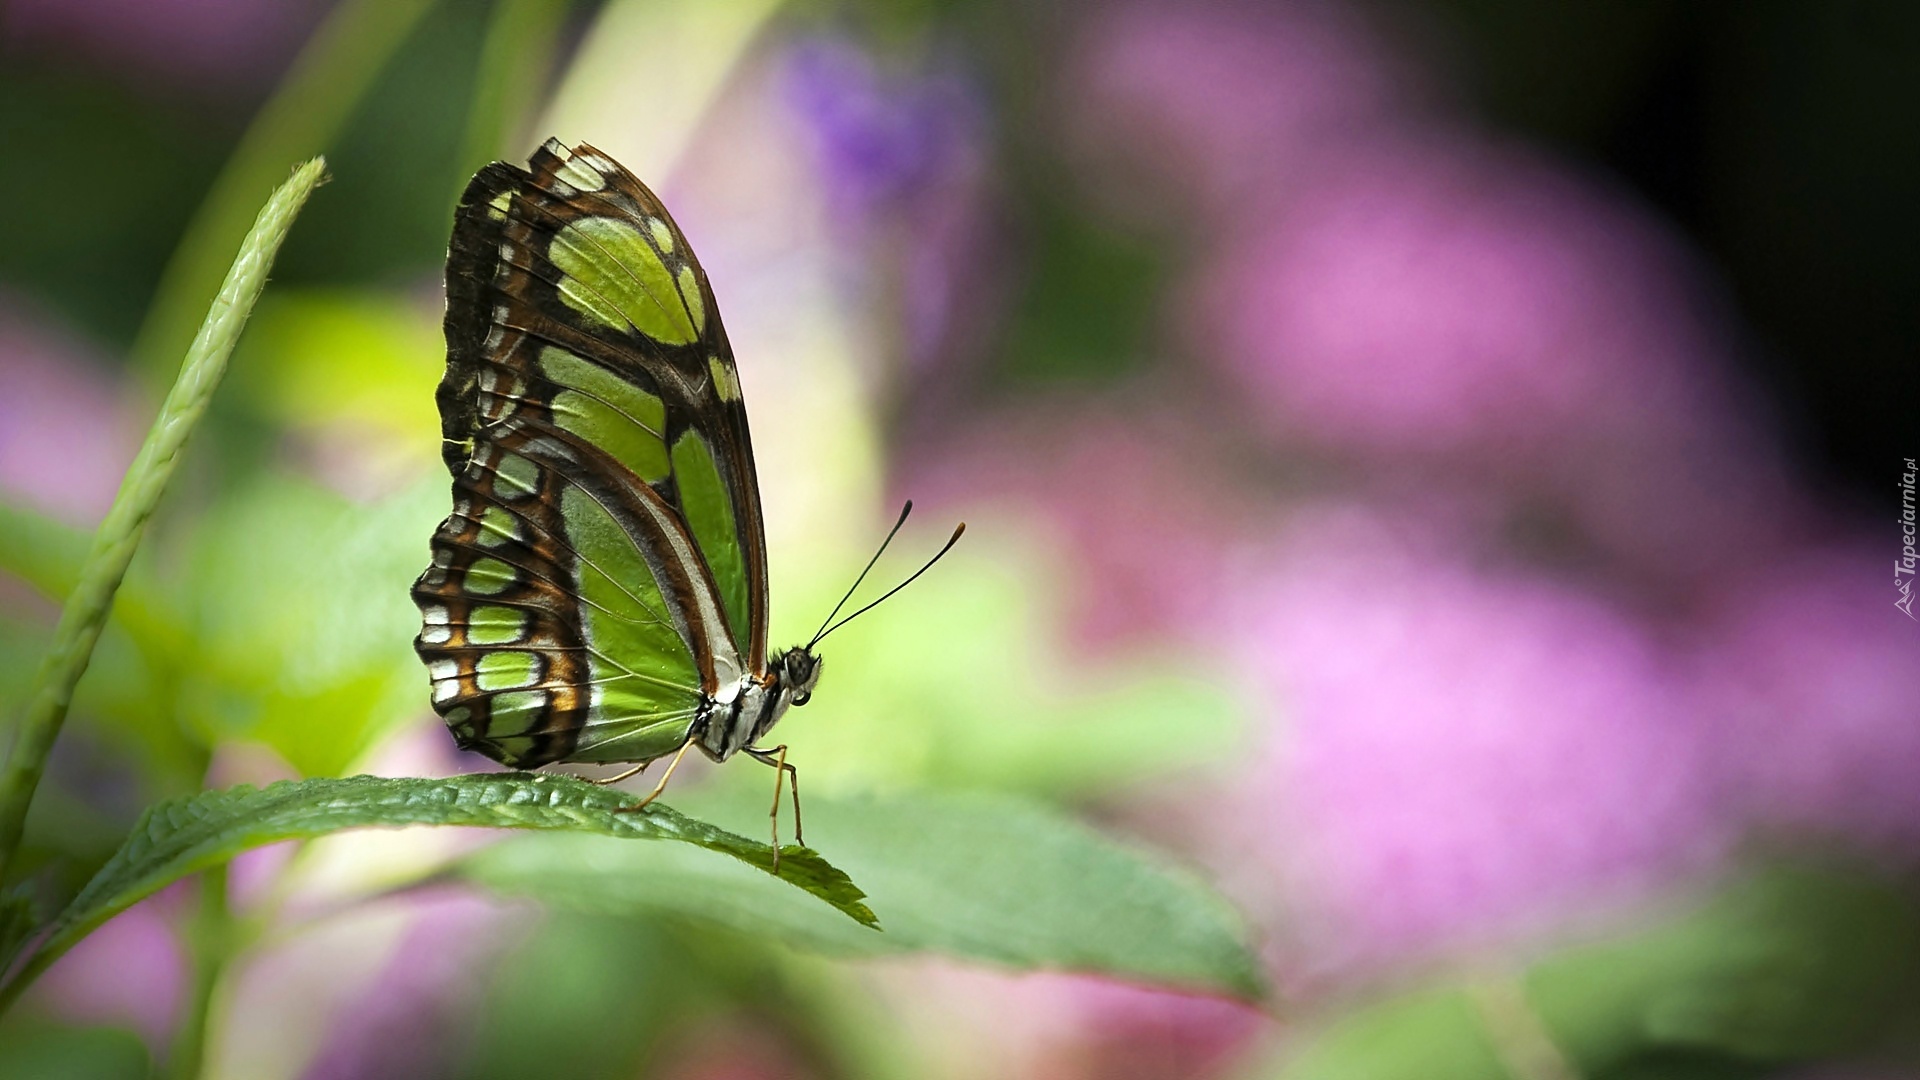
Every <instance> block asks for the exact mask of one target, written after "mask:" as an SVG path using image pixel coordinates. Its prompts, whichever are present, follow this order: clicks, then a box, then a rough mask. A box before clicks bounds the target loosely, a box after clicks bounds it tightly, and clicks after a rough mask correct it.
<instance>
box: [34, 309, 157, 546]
mask: <svg viewBox="0 0 1920 1080" xmlns="http://www.w3.org/2000/svg"><path fill="white" fill-rule="evenodd" d="M0 381H4V382H5V384H6V387H7V390H6V392H5V393H3V394H0V498H17V499H20V500H23V501H25V502H26V503H28V504H30V505H32V506H34V507H36V508H37V509H40V510H43V511H45V512H47V513H50V514H52V515H54V516H55V517H59V518H62V519H64V520H65V521H67V522H68V523H70V524H73V525H82V526H88V527H91V526H92V525H93V524H94V523H95V522H96V521H98V520H99V518H100V517H101V516H102V515H104V514H105V513H106V512H107V507H109V506H111V505H112V504H113V496H114V492H115V491H117V490H118V489H119V487H120V477H121V475H122V474H123V473H125V472H126V469H127V465H128V463H129V462H131V461H132V460H133V455H134V451H135V450H137V449H138V448H139V446H140V426H139V420H138V418H137V417H136V416H135V415H134V411H133V410H132V409H130V408H129V407H128V404H127V400H126V397H125V395H124V394H123V392H122V390H121V388H120V386H119V385H118V380H117V379H116V378H115V376H114V375H113V373H112V372H111V370H110V369H109V368H108V367H107V366H106V365H105V364H104V363H103V362H102V361H101V360H100V358H99V357H98V356H97V355H96V354H95V353H94V352H93V351H92V350H91V349H89V348H87V347H86V346H85V345H84V344H83V343H81V342H80V341H79V340H78V339H76V338H74V337H73V336H72V335H70V334H68V333H65V332H64V331H62V330H60V329H58V328H56V327H54V326H52V325H51V324H49V323H47V322H45V321H44V320H40V319H37V318H35V317H34V316H32V315H30V314H29V313H28V312H27V311H26V310H25V309H23V308H22V307H20V306H17V305H14V304H11V303H6V302H4V299H0Z"/></svg>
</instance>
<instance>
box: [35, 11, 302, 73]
mask: <svg viewBox="0 0 1920 1080" xmlns="http://www.w3.org/2000/svg"><path fill="white" fill-rule="evenodd" d="M325 8H326V4H325V3H324V0H11V2H10V3H8V4H7V5H6V6H5V7H4V8H0V28H3V29H4V30H5V36H6V38H7V39H8V40H10V41H11V42H13V43H14V44H15V48H18V47H19V46H22V45H26V46H34V47H40V48H45V47H47V46H56V47H63V48H69V49H76V50H79V51H82V52H86V53H89V54H91V55H92V56H93V57H94V58H96V59H97V60H98V61H99V63H100V66H101V67H102V68H107V69H111V70H115V71H117V72H121V73H125V72H128V71H132V72H136V73H151V74H154V75H158V76H160V77H161V78H164V79H166V80H168V81H171V82H179V83H188V84H199V85H205V86H210V87H213V88H226V87H230V86H232V85H233V84H235V83H244V82H254V81H261V80H264V79H266V78H268V77H270V76H272V75H274V74H276V73H277V72H278V71H280V70H281V68H283V67H284V66H285V64H286V63H287V60H288V58H289V57H290V56H291V55H292V53H293V51H294V49H295V48H296V47H297V46H298V45H299V42H300V40H301V38H302V37H303V36H304V35H305V32H306V30H307V29H308V28H309V27H310V26H311V25H312V24H313V22H314V20H315V19H316V18H317V17H318V16H319V15H320V14H321V13H322V12H323V11H324V10H325Z"/></svg>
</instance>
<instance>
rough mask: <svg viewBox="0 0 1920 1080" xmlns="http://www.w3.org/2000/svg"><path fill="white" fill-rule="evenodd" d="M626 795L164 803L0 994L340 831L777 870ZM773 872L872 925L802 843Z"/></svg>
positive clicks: (322, 787)
mask: <svg viewBox="0 0 1920 1080" xmlns="http://www.w3.org/2000/svg"><path fill="white" fill-rule="evenodd" d="M633 801H634V800H633V795H632V794H631V793H628V792H622V791H615V790H613V789H611V788H604V787H596V786H595V785H593V784H589V783H586V782H585V781H582V780H576V779H574V778H572V777H567V776H546V775H538V776H536V775H530V774H527V773H483V774H478V775H469V776H455V777H449V778H447V779H444V780H421V779H385V778H381V777H373V776H354V777H348V778H345V779H317V780H292V781H283V782H281V783H278V784H273V785H271V786H269V787H266V788H254V787H249V786H245V785H242V786H240V787H235V788H228V789H226V790H223V791H206V792H201V793H200V794H198V795H194V796H191V797H189V798H184V799H174V800H170V801H168V802H164V803H161V804H159V805H157V806H155V807H153V808H152V809H150V810H148V811H147V813H146V814H145V815H144V816H142V817H141V819H140V822H139V824H137V825H136V826H134V830H133V835H132V836H131V837H129V838H128V840H127V842H126V843H125V844H124V845H122V846H121V848H120V850H119V851H118V852H117V853H115V854H114V856H113V858H112V859H110V860H108V862H107V864H106V865H105V866H103V867H101V869H100V872H99V873H97V874H95V875H94V878H93V880H92V881H90V882H88V883H87V886H86V888H84V889H82V890H81V891H80V895H78V896H76V897H75V898H74V899H73V901H72V903H70V904H68V905H67V909H66V910H65V911H64V912H62V913H61V914H60V916H59V917H58V918H57V919H56V920H55V921H54V923H53V925H52V927H51V932H50V934H49V936H48V939H47V941H46V942H45V944H44V945H42V946H41V948H40V950H39V951H38V952H37V953H36V954H35V955H34V956H33V958H32V959H31V960H29V961H28V963H27V965H26V967H25V969H24V970H23V972H22V974H21V976H20V977H18V978H16V979H14V980H13V982H12V983H10V984H9V985H8V986H7V987H6V989H5V991H4V993H0V1001H4V1000H6V999H7V998H10V997H11V996H13V995H14V994H17V993H18V991H19V989H20V988H21V986H23V985H24V984H25V982H27V981H29V980H31V979H32V978H33V977H34V976H35V975H37V974H38V973H39V971H41V970H44V969H45V967H46V966H47V965H48V964H50V963H52V961H53V960H54V959H56V958H58V957H59V955H60V954H61V953H63V952H65V951H66V950H67V949H68V948H69V947H71V946H72V945H73V944H74V943H75V942H77V941H78V940H80V939H81V938H83V937H85V936H86V935H87V934H88V933H89V932H91V931H92V930H93V929H94V928H96V927H98V926H99V925H100V924H102V923H104V922H106V921H107V920H108V919H109V918H112V917H113V916H114V915H116V914H118V913H120V912H121V911H124V910H126V909H127V908H128V907H130V906H132V905H133V904H134V903H135V902H137V901H139V900H141V899H143V898H144V897H147V896H150V895H152V894H153V893H155V892H157V891H158V890H160V889H161V888H163V887H165V886H166V885H168V884H171V883H172V882H174V881H177V880H179V879H180V878H182V877H185V876H186V875H188V874H191V873H194V872H195V871H198V870H205V869H207V868H208V867H211V866H216V865H218V864H220V863H224V862H226V861H227V860H229V859H231V858H233V857H234V856H235V855H238V854H240V853H241V852H243V851H246V850H249V849H251V848H257V847H262V846H264V845H267V844H272V843H277V842H279V841H282V840H297V839H311V838H313V837H318V836H325V835H327V834H329V833H333V832H338V831H339V830H341V829H355V828H366V827H389V828H391V827H397V826H405V825H472V826H485V827H492V828H504V829H555V830H572V831H576V832H589V833H599V834H601V835H603V836H609V837H620V838H622V839H642V840H679V841H682V842H684V843H687V844H692V845H695V846H697V847H703V848H707V849H708V850H710V851H717V852H720V853H722V854H725V855H731V856H733V857H734V858H735V859H738V860H740V861H741V862H743V863H746V864H748V865H750V866H753V867H757V868H759V869H761V870H767V871H771V869H772V861H773V852H772V849H771V848H770V847H769V846H768V845H767V844H766V843H763V842H761V841H758V840H749V839H747V838H745V837H742V836H735V835H734V834H732V833H729V832H727V831H725V830H723V829H719V828H716V827H715V826H712V825H708V824H706V823H705V822H702V821H698V820H695V819H693V818H690V817H688V816H686V815H685V814H681V813H679V812H677V811H675V810H673V809H672V808H671V807H668V806H664V805H661V804H658V803H656V804H654V805H653V806H651V807H648V808H647V810H646V811H645V812H643V813H622V812H620V811H621V809H622V808H623V807H628V806H631V805H633ZM754 876H756V877H758V876H761V875H754ZM780 879H781V880H782V881H784V882H785V883H786V884H785V885H777V886H776V887H777V888H778V889H779V890H781V891H791V890H789V889H787V885H793V886H797V887H799V888H800V889H804V890H806V891H807V892H809V893H812V894H813V895H814V896H816V897H818V898H820V900H822V901H825V903H826V904H828V905H831V907H832V908H834V909H837V910H838V911H839V912H840V913H841V914H838V915H834V916H832V917H833V918H836V919H838V918H842V916H845V917H847V918H851V919H853V920H855V921H856V922H858V923H862V924H865V926H867V927H873V928H877V927H878V923H877V922H876V921H875V919H874V916H873V912H871V911H869V910H868V909H867V907H866V905H864V904H862V903H861V902H860V901H861V898H862V897H863V896H864V894H863V893H862V892H861V891H860V890H859V889H858V888H856V887H855V886H854V884H853V882H852V881H851V880H850V879H848V877H847V875H846V874H844V873H842V872H840V871H839V870H837V869H835V868H834V867H833V866H831V865H829V864H828V863H827V861H826V860H825V859H822V858H821V857H820V856H819V855H818V854H816V853H814V852H812V851H808V850H806V849H804V848H801V847H797V846H788V847H786V848H784V849H782V852H781V855H780ZM769 880H771V879H769ZM796 895H798V894H797V893H796ZM820 910H822V911H825V910H827V909H826V908H824V907H823V908H821V909H820ZM870 932H871V931H870V930H866V929H862V930H861V933H870Z"/></svg>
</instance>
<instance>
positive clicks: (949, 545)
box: [807, 514, 967, 649]
mask: <svg viewBox="0 0 1920 1080" xmlns="http://www.w3.org/2000/svg"><path fill="white" fill-rule="evenodd" d="M900 520H902V521H905V520H906V516H905V515H904V514H903V515H901V519H900ZM894 528H895V529H898V528H899V526H898V525H896V526H894ZM966 531H967V523H966V522H964V521H963V522H961V523H960V524H959V525H957V526H955V527H954V530H953V535H952V536H949V537H947V542H946V543H945V544H943V545H941V547H940V550H939V551H936V552H934V553H933V558H931V559H928V560H927V564H926V565H925V566H922V567H921V568H920V569H918V570H915V571H914V572H913V573H912V574H911V575H910V576H909V577H908V578H907V580H905V581H903V582H901V583H900V584H898V585H895V586H894V587H893V588H891V589H888V590H887V591H886V592H884V593H881V594H880V599H879V600H875V601H874V602H873V603H871V604H868V605H866V606H865V607H863V608H861V609H860V610H859V611H856V612H854V613H853V614H851V615H849V616H847V617H846V618H844V619H841V620H840V621H839V622H837V623H834V624H833V625H832V626H830V627H828V628H826V629H825V630H822V631H820V633H819V634H817V635H815V637H814V639H813V640H812V641H810V642H808V643H807V648H809V649H811V648H813V647H814V646H815V645H818V644H819V643H820V639H821V638H824V637H826V636H827V635H828V634H831V633H833V632H834V631H835V630H838V629H840V628H841V627H843V626H845V625H847V624H848V623H850V622H852V621H853V620H855V619H857V618H859V617H860V616H862V615H865V614H866V613H867V612H869V611H872V610H873V609H874V608H877V607H879V606H880V603H881V601H883V600H885V599H886V598H887V597H889V596H892V595H893V594H894V593H897V592H899V591H900V590H901V589H904V588H906V587H907V586H909V585H911V584H913V581H914V578H917V577H919V576H920V575H921V574H924V573H926V572H927V571H929V570H931V569H933V564H934V563H937V562H939V561H940V558H941V556H943V555H945V554H946V553H947V552H949V551H952V550H953V545H955V544H957V543H959V542H960V534H962V533H964V532H966ZM889 539H891V537H889Z"/></svg>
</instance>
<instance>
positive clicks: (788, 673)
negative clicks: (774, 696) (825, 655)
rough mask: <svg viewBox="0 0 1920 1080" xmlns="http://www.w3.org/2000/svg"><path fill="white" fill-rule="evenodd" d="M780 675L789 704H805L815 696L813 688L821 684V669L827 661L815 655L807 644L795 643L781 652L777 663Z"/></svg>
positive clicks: (782, 687)
mask: <svg viewBox="0 0 1920 1080" xmlns="http://www.w3.org/2000/svg"><path fill="white" fill-rule="evenodd" d="M775 666H776V668H777V669H778V671H779V676H780V688H781V689H782V690H784V691H786V694H787V703H788V704H789V705H805V704H806V703H807V701H808V700H809V699H811V698H812V697H813V688H814V687H815V686H818V685H819V684H820V669H821V668H823V667H825V666H826V661H825V660H823V659H821V658H820V657H818V656H815V655H814V654H813V653H812V652H811V651H810V650H809V649H808V648H807V647H806V646H805V645H795V646H794V647H793V648H791V649H788V650H787V651H786V652H784V653H781V654H780V659H779V660H778V661H777V663H776V665H775Z"/></svg>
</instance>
